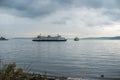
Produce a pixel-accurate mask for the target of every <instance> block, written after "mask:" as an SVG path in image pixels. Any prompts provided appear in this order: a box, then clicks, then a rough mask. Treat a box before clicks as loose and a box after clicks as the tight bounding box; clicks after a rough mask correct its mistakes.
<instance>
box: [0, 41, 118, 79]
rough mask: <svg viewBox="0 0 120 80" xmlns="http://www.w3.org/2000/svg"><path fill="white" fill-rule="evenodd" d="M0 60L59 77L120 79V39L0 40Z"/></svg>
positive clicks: (31, 70)
mask: <svg viewBox="0 0 120 80" xmlns="http://www.w3.org/2000/svg"><path fill="white" fill-rule="evenodd" d="M0 59H1V60H2V62H4V63H9V62H16V64H17V67H22V68H24V69H25V70H26V71H28V72H34V73H42V74H44V73H46V74H49V75H56V76H66V77H68V76H71V77H81V76H82V77H100V75H102V74H103V75H104V76H105V77H108V78H111V77H112V78H120V41H119V40H80V41H73V40H68V41H67V42H33V41H32V40H31V39H11V40H8V41H0Z"/></svg>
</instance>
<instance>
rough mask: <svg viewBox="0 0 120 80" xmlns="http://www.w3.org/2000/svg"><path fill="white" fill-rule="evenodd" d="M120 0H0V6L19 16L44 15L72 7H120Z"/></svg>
mask: <svg viewBox="0 0 120 80" xmlns="http://www.w3.org/2000/svg"><path fill="white" fill-rule="evenodd" d="M119 3H120V0H19V1H18V0H0V7H2V8H4V9H6V11H10V10H14V12H8V13H14V15H15V14H16V15H17V16H22V17H30V18H31V17H32V18H33V17H38V16H39V17H44V16H48V15H50V14H51V13H54V12H56V11H59V10H64V9H67V8H71V7H75V8H76V7H79V8H80V7H87V8H108V9H109V8H118V9H119V8H120V6H119Z"/></svg>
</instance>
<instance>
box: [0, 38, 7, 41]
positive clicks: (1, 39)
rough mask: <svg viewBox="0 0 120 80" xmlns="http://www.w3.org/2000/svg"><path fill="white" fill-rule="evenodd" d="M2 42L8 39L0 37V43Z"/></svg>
mask: <svg viewBox="0 0 120 80" xmlns="http://www.w3.org/2000/svg"><path fill="white" fill-rule="evenodd" d="M4 40H8V39H6V38H4V37H0V41H4Z"/></svg>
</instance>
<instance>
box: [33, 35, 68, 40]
mask: <svg viewBox="0 0 120 80" xmlns="http://www.w3.org/2000/svg"><path fill="white" fill-rule="evenodd" d="M32 41H67V39H66V38H64V37H61V35H58V36H50V35H48V36H41V35H38V36H37V37H36V38H34V39H33V40H32Z"/></svg>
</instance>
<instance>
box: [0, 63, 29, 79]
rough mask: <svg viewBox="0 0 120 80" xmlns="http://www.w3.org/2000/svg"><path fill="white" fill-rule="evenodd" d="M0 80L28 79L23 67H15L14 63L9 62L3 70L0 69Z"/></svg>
mask: <svg viewBox="0 0 120 80" xmlns="http://www.w3.org/2000/svg"><path fill="white" fill-rule="evenodd" d="M0 80H29V77H28V74H27V73H25V72H24V71H23V69H21V68H19V69H16V64H15V63H10V64H8V65H7V66H6V68H5V69H4V70H0Z"/></svg>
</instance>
